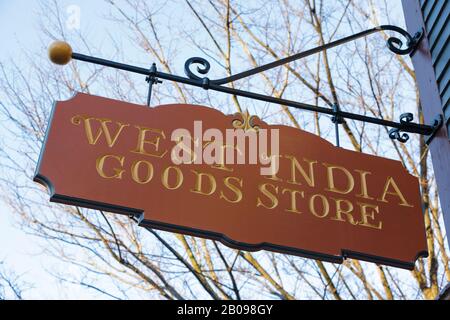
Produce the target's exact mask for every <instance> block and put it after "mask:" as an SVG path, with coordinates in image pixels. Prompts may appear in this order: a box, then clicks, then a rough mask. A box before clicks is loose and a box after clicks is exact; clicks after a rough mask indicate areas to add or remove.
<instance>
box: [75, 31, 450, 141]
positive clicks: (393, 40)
mask: <svg viewBox="0 0 450 320" xmlns="http://www.w3.org/2000/svg"><path fill="white" fill-rule="evenodd" d="M381 31H393V32H397V33H399V34H400V35H401V36H402V37H403V38H404V39H401V37H395V36H390V37H388V39H387V47H388V48H389V50H390V51H392V52H394V53H395V54H399V55H406V54H409V55H411V56H412V55H413V54H414V52H415V51H416V49H417V48H418V46H419V44H420V42H421V40H422V38H423V35H424V31H423V30H421V31H419V32H417V33H416V34H415V35H413V36H411V35H410V34H409V33H408V32H407V31H405V30H403V29H402V28H399V27H397V26H392V25H382V26H378V27H376V28H372V29H369V30H365V31H362V32H359V33H356V34H353V35H350V36H347V37H344V38H342V39H338V40H335V41H332V42H330V43H327V44H324V45H322V46H318V47H315V48H312V49H309V50H306V51H303V52H300V53H297V54H294V55H291V56H288V57H285V58H282V59H279V60H276V61H273V62H270V63H267V64H264V65H261V66H259V67H256V68H253V69H250V70H247V71H244V72H240V73H237V74H234V75H231V76H229V77H226V78H222V79H215V80H210V79H209V78H208V77H207V76H206V75H207V74H208V72H209V71H210V69H211V65H210V63H209V62H208V60H206V59H204V58H200V57H193V58H190V59H188V60H186V62H185V64H184V72H185V74H186V75H187V77H182V76H178V75H174V74H169V73H164V72H160V71H157V70H156V66H152V68H151V69H150V70H149V69H148V68H141V67H137V66H132V65H128V64H123V63H119V62H115V61H110V60H105V59H101V58H97V57H91V56H87V55H83V54H80V53H76V52H73V53H72V59H76V60H80V61H86V62H91V63H95V64H98V65H103V66H108V67H112V68H116V69H121V70H125V71H130V72H134V73H138V74H142V75H146V76H147V77H148V78H147V79H148V80H149V95H148V101H149V99H150V97H151V87H152V85H153V84H156V83H160V82H159V81H160V79H163V80H169V81H174V82H178V83H183V84H187V85H191V86H195V87H200V88H203V89H205V90H208V89H210V90H214V91H218V92H223V93H226V94H232V95H235V96H241V97H246V98H250V99H255V100H258V101H264V102H269V103H276V104H280V105H285V106H288V107H292V108H297V109H301V110H308V111H313V112H319V113H322V114H327V115H330V116H332V117H333V119H332V120H334V122H335V125H336V128H338V124H339V123H342V121H344V119H351V120H357V121H364V122H367V123H373V124H377V125H383V126H387V127H390V128H393V129H391V130H390V131H389V136H390V137H391V138H392V139H396V140H398V141H400V142H406V141H408V140H409V135H408V134H407V133H406V132H408V133H416V134H420V135H426V136H428V143H429V142H430V141H431V140H432V139H433V137H434V136H435V135H436V133H437V131H438V130H439V128H440V127H441V126H442V123H443V121H442V119H441V120H440V121H439V119H438V120H437V121H436V122H435V123H434V124H433V125H425V124H419V123H414V122H412V120H413V115H412V114H411V113H407V114H403V115H401V117H400V122H394V121H389V120H385V119H379V118H375V117H368V116H365V115H360V114H355V113H350V112H345V111H341V110H340V109H339V108H338V106H334V105H332V104H329V107H328V108H327V107H320V106H316V105H311V104H306V103H302V102H298V101H292V100H287V99H283V98H276V97H272V96H269V95H264V94H260V93H255V92H250V91H244V90H240V89H236V88H232V87H229V86H224V85H225V84H227V83H230V82H233V81H237V80H240V79H243V78H246V77H250V76H252V75H255V74H258V73H260V72H264V71H266V70H269V69H272V68H275V67H279V66H282V65H285V64H287V63H290V62H292V61H296V60H299V59H302V58H305V57H308V56H310V55H313V54H316V53H319V52H322V51H324V50H328V49H331V48H334V47H337V46H340V45H342V44H345V43H347V42H351V41H355V40H357V39H360V38H363V37H366V36H368V35H370V34H372V33H377V32H381ZM194 65H197V69H196V71H195V72H194V69H193V68H192V67H193V66H194ZM202 76H203V77H202ZM249 123H250V122H249ZM236 124H239V123H237V122H236ZM337 136H338V134H337Z"/></svg>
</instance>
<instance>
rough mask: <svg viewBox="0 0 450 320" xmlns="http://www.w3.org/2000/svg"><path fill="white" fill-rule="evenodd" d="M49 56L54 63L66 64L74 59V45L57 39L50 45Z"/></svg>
mask: <svg viewBox="0 0 450 320" xmlns="http://www.w3.org/2000/svg"><path fill="white" fill-rule="evenodd" d="M48 57H49V58H50V60H51V61H52V62H53V63H56V64H59V65H64V64H67V63H69V62H70V60H72V47H71V46H70V45H69V44H68V43H67V42H64V41H55V42H53V43H52V44H51V45H50V47H48Z"/></svg>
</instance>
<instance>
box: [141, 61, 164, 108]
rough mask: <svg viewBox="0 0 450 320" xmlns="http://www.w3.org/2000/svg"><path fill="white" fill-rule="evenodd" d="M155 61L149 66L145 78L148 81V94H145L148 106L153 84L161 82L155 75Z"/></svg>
mask: <svg viewBox="0 0 450 320" xmlns="http://www.w3.org/2000/svg"><path fill="white" fill-rule="evenodd" d="M156 72H157V71H156V63H152V66H151V68H150V73H149V75H148V76H147V78H145V80H146V81H147V82H148V95H147V106H149V107H150V101H151V99H152V89H153V85H154V84H158V83H162V81H160V80H159V79H158V78H156V77H155V74H156Z"/></svg>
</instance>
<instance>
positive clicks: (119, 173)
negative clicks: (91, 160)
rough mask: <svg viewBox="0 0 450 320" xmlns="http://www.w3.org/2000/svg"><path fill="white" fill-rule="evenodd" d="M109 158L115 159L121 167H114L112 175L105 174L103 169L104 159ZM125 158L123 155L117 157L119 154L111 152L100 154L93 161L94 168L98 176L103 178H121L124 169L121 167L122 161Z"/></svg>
mask: <svg viewBox="0 0 450 320" xmlns="http://www.w3.org/2000/svg"><path fill="white" fill-rule="evenodd" d="M108 158H111V159H115V160H116V161H118V162H119V164H120V166H121V168H120V169H118V168H114V169H113V170H114V174H113V175H107V174H106V173H105V171H104V166H105V161H106V159H108ZM124 160H125V157H119V156H113V155H111V154H106V155H104V156H101V157H99V158H97V160H96V161H95V168H96V169H97V172H98V174H99V175H100V177H102V178H105V179H122V174H123V173H124V172H125V170H123V169H122V167H123V162H124Z"/></svg>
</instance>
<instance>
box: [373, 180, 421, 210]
mask: <svg viewBox="0 0 450 320" xmlns="http://www.w3.org/2000/svg"><path fill="white" fill-rule="evenodd" d="M391 186H392V188H393V189H394V191H393V192H392V191H390V190H389V189H390V187H391ZM388 194H390V195H393V196H397V197H398V198H399V199H400V203H399V205H400V206H403V207H411V208H413V207H414V206H413V205H411V204H409V203H408V202H407V201H406V199H405V197H404V196H403V194H402V192H401V191H400V188H399V187H398V186H397V183H396V182H395V180H394V178H393V177H389V178H388V179H387V180H386V184H385V185H384V189H383V194H382V195H381V197H380V198H379V199H377V200H378V201H381V202H386V203H387V202H388V201H387V200H386V195H388Z"/></svg>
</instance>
